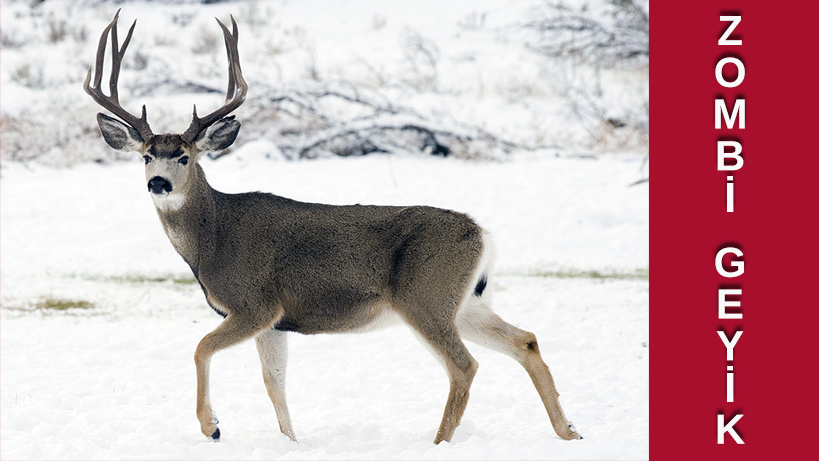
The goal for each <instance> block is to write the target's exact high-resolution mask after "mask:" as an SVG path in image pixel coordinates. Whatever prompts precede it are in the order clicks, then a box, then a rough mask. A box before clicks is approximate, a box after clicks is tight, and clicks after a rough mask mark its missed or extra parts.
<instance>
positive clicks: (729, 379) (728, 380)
mask: <svg viewBox="0 0 819 461" xmlns="http://www.w3.org/2000/svg"><path fill="white" fill-rule="evenodd" d="M725 387H726V391H727V394H728V398H726V399H725V401H726V402H733V401H734V367H733V365H728V374H727V376H726V377H725Z"/></svg>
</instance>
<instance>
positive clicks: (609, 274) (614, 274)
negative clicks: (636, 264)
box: [535, 269, 648, 280]
mask: <svg viewBox="0 0 819 461" xmlns="http://www.w3.org/2000/svg"><path fill="white" fill-rule="evenodd" d="M535 275H536V276H538V277H551V278H558V279H593V280H648V269H636V270H634V271H631V272H622V271H596V270H589V271H583V270H559V271H544V272H537V273H536V274H535Z"/></svg>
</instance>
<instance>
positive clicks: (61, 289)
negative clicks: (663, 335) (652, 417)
mask: <svg viewBox="0 0 819 461" xmlns="http://www.w3.org/2000/svg"><path fill="white" fill-rule="evenodd" d="M539 3H540V2H539V1H536V0H515V1H511V2H510V1H504V0H469V1H467V0H454V1H448V2H440V1H439V0H417V1H415V2H413V3H412V4H411V5H410V4H409V3H406V2H381V1H375V0H349V1H347V2H318V1H287V0H277V1H270V2H262V1H256V0H251V1H235V2H219V3H216V4H208V5H203V4H199V3H195V2H186V1H176V2H139V1H137V2H99V1H97V0H78V1H69V0H54V1H49V2H43V3H38V2H30V1H28V0H25V1H23V0H20V1H14V0H2V8H0V9H1V10H2V15H0V29H2V33H3V34H2V35H3V37H2V42H3V46H2V48H0V52H1V53H2V56H1V57H0V63H2V67H0V102H2V106H1V107H0V115H2V118H3V121H2V125H0V126H2V128H3V139H2V146H3V157H2V163H0V248H1V249H2V251H0V307H1V308H2V309H0V458H2V459H267V458H283V459H328V458H341V459H388V458H395V459H643V458H647V456H648V280H647V279H646V276H645V274H646V272H647V266H648V190H647V189H648V188H647V185H646V184H640V185H637V186H630V184H632V183H634V182H635V181H637V180H640V179H642V178H644V177H645V174H646V170H645V165H644V163H645V154H644V153H639V152H638V153H617V154H612V153H607V152H605V147H606V145H607V144H606V142H603V141H605V140H603V141H600V136H599V133H590V132H589V131H588V126H581V124H579V123H577V122H578V120H577V119H576V117H575V116H574V115H573V114H572V112H571V111H570V110H569V109H568V108H567V105H566V101H565V95H564V94H563V91H564V90H565V88H563V86H562V85H563V84H564V83H565V82H563V83H561V82H560V81H559V79H560V78H562V77H561V74H562V73H565V72H566V69H561V68H557V67H555V66H553V64H554V63H550V62H548V61H544V58H543V57H542V56H538V55H536V54H534V53H533V52H531V51H530V50H528V49H527V48H526V46H525V42H524V39H522V38H521V37H520V36H519V33H520V30H519V29H517V28H516V27H515V24H516V23H519V22H521V21H522V20H524V19H525V18H526V15H527V12H528V11H530V9H531V8H532V7H533V6H534V5H536V4H539ZM119 7H122V8H123V10H122V14H121V19H122V21H120V35H121V38H122V37H124V34H125V28H126V27H127V26H128V25H130V23H131V21H133V20H134V19H136V18H139V22H138V25H137V28H136V31H135V35H134V38H133V41H132V45H131V46H130V47H129V51H128V53H127V54H126V57H125V60H124V64H123V69H122V75H121V78H120V82H121V84H120V87H121V89H122V91H121V98H122V101H123V105H124V106H125V107H126V108H131V109H133V108H138V107H139V105H141V104H147V106H148V116H149V119H150V121H151V125H152V127H153V128H154V131H156V132H162V131H179V130H181V129H182V128H183V127H184V126H186V125H187V123H189V121H190V114H191V112H190V108H191V105H192V104H194V103H195V104H197V107H199V109H200V112H202V113H204V112H207V111H209V110H212V109H213V108H215V107H217V106H218V105H219V104H221V103H222V98H223V97H224V96H223V95H221V94H215V93H213V94H206V93H193V92H185V91H179V88H178V87H175V86H174V82H178V81H182V82H191V83H194V84H197V85H201V86H206V87H212V88H224V86H225V82H224V80H225V67H226V62H225V54H224V49H223V48H221V46H222V45H221V37H220V36H219V35H218V32H219V31H218V28H217V26H216V24H215V21H213V17H214V16H217V17H219V18H222V19H223V20H224V19H226V18H227V17H228V14H229V13H233V14H234V15H235V16H236V18H237V21H238V22H239V27H240V30H241V33H242V35H241V40H240V45H239V47H240V54H241V56H242V69H243V71H244V74H245V77H246V78H247V80H248V83H249V85H250V93H249V95H248V103H246V104H245V106H243V107H242V108H240V109H239V110H238V111H237V112H236V116H237V119H239V120H242V121H243V122H246V125H245V126H246V127H247V128H243V131H242V132H241V133H240V134H239V139H238V141H237V145H236V149H234V151H233V152H232V153H231V154H230V155H227V156H225V157H222V158H220V159H219V160H215V161H214V160H210V159H204V160H203V161H202V165H203V168H204V169H205V171H206V173H207V175H208V179H209V181H210V183H211V184H212V185H213V186H214V187H215V188H216V189H218V190H221V191H224V192H244V191H250V190H260V191H265V192H272V193H276V194H279V195H282V196H286V197H290V198H293V199H297V200H303V201H311V202H322V203H331V204H352V203H362V204H381V205H431V206H436V207H441V208H447V209H454V210H457V211H461V212H465V213H469V214H470V215H472V216H473V217H474V218H475V219H476V220H477V221H478V222H479V223H480V224H481V225H482V226H484V227H485V228H486V229H488V230H489V231H491V232H492V233H493V235H494V240H495V243H496V245H497V253H498V260H497V264H496V267H495V269H496V274H497V277H496V278H495V281H496V284H497V289H496V292H495V297H494V309H495V311H496V312H497V313H498V314H499V315H501V316H502V317H503V318H504V319H505V320H507V321H508V322H510V323H512V324H515V325H517V326H519V327H521V328H524V329H526V330H529V331H532V332H533V333H535V334H536V335H537V337H538V341H539V345H540V349H541V351H542V353H543V356H544V360H545V361H546V363H547V364H548V365H549V367H550V369H551V371H552V373H553V375H554V378H555V381H556V385H557V388H558V390H559V391H560V393H561V403H562V405H563V408H564V409H565V411H566V414H567V416H568V418H569V419H570V420H571V421H572V422H573V423H574V424H575V426H576V427H577V430H578V431H579V432H580V433H581V434H582V435H583V436H584V439H583V440H579V441H572V442H567V441H564V440H561V439H560V438H558V437H557V435H556V434H555V433H554V431H553V429H552V427H551V425H550V423H549V420H548V416H547V415H546V412H545V410H544V408H543V405H542V403H541V402H540V400H539V398H538V396H537V394H536V392H535V389H534V387H533V386H532V384H531V381H530V380H529V378H528V377H527V375H526V373H525V371H524V370H523V369H522V368H521V367H520V366H519V365H518V364H517V363H515V362H514V361H512V360H511V359H509V358H508V357H506V356H502V355H500V354H497V353H495V352H492V351H489V350H486V349H483V348H481V347H479V346H475V345H471V344H467V346H468V347H469V349H470V351H471V352H472V354H473V355H474V356H475V358H476V359H477V360H478V362H479V363H480V368H479V370H478V374H477V376H476V378H475V381H474V383H473V386H472V389H471V397H470V401H469V405H468V406H467V409H466V412H465V414H464V417H463V421H462V424H461V426H460V427H459V428H458V429H457V430H456V432H455V435H454V438H453V440H452V443H449V444H447V443H442V444H440V445H437V446H436V445H433V444H432V441H433V439H434V437H435V432H436V430H437V427H438V424H439V422H440V418H441V415H442V412H443V407H444V403H445V400H446V396H447V389H448V382H447V378H446V374H445V373H444V371H443V369H442V368H441V366H440V365H439V364H438V362H437V361H436V360H435V359H434V358H433V357H432V356H431V355H430V354H429V352H428V351H427V350H426V349H425V348H424V347H423V346H422V345H421V344H420V343H419V342H418V341H417V339H416V338H415V337H414V336H413V335H412V334H411V333H410V332H409V330H408V329H407V328H406V327H404V326H401V325H398V326H394V327H390V328H387V329H384V330H380V331H376V332H372V333H366V334H348V335H319V336H310V337H308V336H301V335H296V334H292V335H289V339H288V340H289V351H290V352H289V367H288V376H287V390H288V403H289V406H290V413H291V417H292V419H293V424H294V429H295V431H296V435H297V436H298V438H299V443H294V442H292V441H290V440H289V439H288V438H287V437H285V436H284V435H282V434H281V433H280V432H279V430H278V424H277V422H276V417H275V412H274V410H273V406H272V404H271V403H270V401H269V399H268V397H267V393H266V391H265V389H264V385H263V382H262V379H261V372H260V371H261V370H260V365H259V359H258V355H257V353H256V350H255V346H254V343H253V342H252V341H250V342H246V343H243V344H240V345H238V346H235V347H233V348H230V349H227V350H225V351H221V352H219V353H218V354H216V356H215V357H214V359H213V364H212V367H211V368H212V372H211V383H212V398H213V405H214V409H215V411H216V414H217V415H218V416H219V418H220V421H221V423H220V429H221V432H222V440H221V441H220V442H219V443H213V442H209V441H207V440H206V439H205V438H204V437H203V436H202V434H201V433H200V432H199V424H198V421H197V419H196V415H195V411H194V407H195V392H196V390H195V387H196V381H195V370H194V364H193V360H192V359H193V351H194V348H195V347H196V344H197V343H198V341H199V340H200V339H201V337H202V336H204V335H205V334H206V333H208V332H209V331H211V330H212V329H213V328H215V327H216V325H218V323H219V322H220V320H221V318H220V317H219V316H217V315H216V314H215V313H213V311H212V310H211V309H210V308H209V307H208V306H207V304H206V302H205V299H204V296H203V294H202V292H201V289H200V288H199V286H198V285H197V284H196V283H195V281H194V280H193V279H192V276H191V274H190V270H189V268H188V267H187V265H186V264H185V263H184V262H183V261H182V259H181V258H180V257H179V256H178V255H177V254H176V253H175V251H174V249H173V247H172V246H171V244H170V242H169V241H168V238H167V237H166V236H165V235H164V233H163V231H162V228H161V225H160V223H159V220H158V218H157V217H156V215H155V213H156V212H155V210H154V206H153V203H152V201H151V200H150V198H149V196H148V195H147V194H148V192H147V191H146V187H145V184H146V182H145V178H144V173H143V169H142V165H141V163H142V162H141V160H140V159H138V158H136V157H134V158H131V157H129V156H125V155H117V154H111V151H110V149H109V148H108V147H107V146H106V145H105V144H104V143H103V141H102V140H101V138H100V136H99V134H98V129H97V128H96V124H95V119H94V115H95V114H96V112H98V111H99V108H98V107H97V106H96V105H95V104H94V103H93V102H92V101H91V100H90V98H89V97H88V96H87V95H86V94H85V93H84V92H83V91H82V90H81V86H82V82H83V80H84V79H85V76H86V72H87V70H88V66H89V65H90V64H91V63H92V60H93V56H94V51H95V49H96V46H97V38H98V34H99V33H100V31H101V30H102V29H103V28H104V27H105V25H106V24H107V23H108V22H109V21H110V20H111V18H112V17H113V14H114V12H115V11H116V9H117V8H119ZM61 21H63V22H64V24H65V27H66V29H65V32H66V33H65V35H64V36H62V37H56V38H53V39H52V38H49V34H50V32H49V31H50V29H49V27H50V26H59V24H60V23H61ZM213 37H216V46H214V47H212V48H209V47H208V45H207V42H208V40H211V39H213ZM419 41H420V43H422V44H424V46H425V47H426V48H427V51H429V52H430V53H431V54H432V55H434V56H435V57H436V59H437V61H436V62H435V63H434V65H432V64H430V62H428V61H425V58H424V56H423V55H422V54H423V53H422V54H421V55H419V54H417V50H415V52H416V54H413V52H414V51H413V47H411V46H409V45H408V44H409V43H418V42H419ZM575 71H577V69H571V72H569V73H573V72H575ZM577 72H579V71H577ZM177 77H179V78H177ZM639 78H642V77H639V76H636V77H635V75H632V74H631V73H629V72H626V71H620V70H617V69H615V70H613V71H611V72H610V73H606V72H604V73H603V77H602V79H603V84H604V86H605V84H606V83H607V81H608V80H618V79H619V81H628V80H629V79H639ZM163 82H164V83H163ZM308 83H309V84H312V83H316V84H328V85H340V86H344V85H347V87H349V86H351V85H352V86H354V87H355V88H356V89H358V90H361V91H365V90H366V91H368V92H370V93H368V94H375V95H377V96H378V97H380V98H383V99H384V100H389V101H391V102H392V103H395V104H397V105H402V106H404V107H408V108H409V109H410V110H412V111H416V112H417V113H419V114H422V115H423V116H424V117H426V118H427V119H428V120H430V123H436V122H437V121H444V120H449V121H452V120H455V121H457V122H459V123H464V124H468V125H469V126H472V127H477V128H480V129H484V130H487V131H488V132H490V133H492V134H494V135H496V136H499V137H502V138H504V139H507V140H510V141H513V142H518V143H520V144H522V145H526V146H535V147H538V148H539V149H538V150H533V151H514V152H512V153H511V154H509V155H508V156H502V157H498V156H495V158H501V160H498V161H482V160H472V161H467V160H461V159H453V158H446V159H444V158H439V157H430V156H425V155H422V154H420V153H414V154H413V153H412V152H399V153H397V154H395V155H380V154H379V155H376V154H371V155H367V156H364V157H353V158H338V157H332V158H320V159H317V160H313V161H286V160H285V155H284V154H283V153H282V149H281V148H280V145H277V141H278V139H276V138H275V136H274V135H271V134H269V133H267V132H265V131H263V130H259V129H257V130H256V131H254V130H253V129H251V127H252V124H251V123H249V122H248V119H249V118H250V117H249V116H247V114H249V113H251V112H252V110H251V107H250V106H253V104H254V103H253V98H259V99H261V96H263V95H264V92H265V91H269V90H270V89H271V88H272V89H276V88H296V89H303V88H307V89H309V88H310V87H309V86H308ZM598 83H599V82H598ZM163 85H164V86H163ZM154 86H156V87H158V88H159V90H157V91H154V92H145V89H146V88H151V87H154ZM607 91H609V89H608V88H607ZM618 91H619V90H616V89H615V90H614V91H613V92H612V91H609V92H608V93H607V96H606V97H607V98H608V99H610V100H613V101H614V100H617V99H622V98H619V97H620V96H624V95H625V93H622V94H621V93H619V92H618ZM257 100H258V99H257ZM255 107H256V109H255V110H257V111H258V110H259V105H258V104H257V106H255ZM607 108H608V109H611V111H612V113H617V111H618V110H619V109H618V107H616V103H612V104H611V105H610V107H609V106H607ZM262 109H264V107H262ZM323 109H324V110H326V111H327V112H328V113H329V112H331V111H335V110H337V111H338V114H337V115H338V116H339V117H347V116H351V115H357V114H350V113H347V112H345V110H349V109H344V108H336V107H332V105H331V104H329V103H328V104H327V107H324V108H323ZM243 111H244V112H243ZM270 112H271V114H268V115H267V116H268V117H269V118H270V120H272V122H271V123H272V124H273V126H275V127H276V129H284V128H288V127H284V128H282V126H281V123H282V122H281V120H279V119H275V117H276V115H275V110H273V109H271V111H270ZM257 115H258V114H257ZM262 115H264V114H262ZM263 122H265V121H264V120H263V121H262V122H259V124H262V123H263ZM277 123H278V125H277ZM259 124H257V126H258V125H259ZM274 131H275V130H274ZM613 139H614V138H613ZM595 140H597V141H595ZM614 140H615V141H616V140H617V139H614ZM598 141H599V143H598ZM595 143H598V144H595ZM548 146H552V147H548ZM554 146H563V147H562V148H554ZM567 146H569V147H567ZM578 146H580V147H578ZM601 146H602V147H601ZM601 149H602V150H601ZM590 151H592V152H595V153H601V152H602V154H600V155H588V153H589V152H590ZM490 157H491V156H490ZM93 160H99V161H100V163H94V162H93ZM72 306H73V307H72Z"/></svg>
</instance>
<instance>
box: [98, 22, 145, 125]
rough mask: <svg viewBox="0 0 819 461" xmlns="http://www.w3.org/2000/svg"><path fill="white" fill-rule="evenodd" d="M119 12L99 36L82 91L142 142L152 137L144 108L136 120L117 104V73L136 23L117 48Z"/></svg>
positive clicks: (143, 107)
mask: <svg viewBox="0 0 819 461" xmlns="http://www.w3.org/2000/svg"><path fill="white" fill-rule="evenodd" d="M119 12H120V10H117V13H116V14H115V15H114V19H113V20H112V21H111V23H110V24H108V26H107V27H106V28H105V29H104V30H103V31H102V35H101V36H100V41H99V45H97V60H96V63H95V66H94V69H91V68H89V69H88V75H87V76H86V78H85V84H83V89H85V92H86V93H88V94H89V95H90V96H91V98H93V99H94V101H96V102H97V104H99V105H101V106H102V107H104V108H105V109H108V110H109V111H111V112H112V113H113V114H114V115H116V116H117V117H119V118H121V119H122V121H124V122H125V123H127V124H128V125H131V127H133V128H134V129H135V130H137V132H138V133H139V135H140V136H141V137H142V140H143V141H147V140H149V139H150V138H152V137H153V135H154V134H153V132H152V131H151V127H150V126H149V125H148V115H147V113H146V110H145V106H142V117H140V118H137V117H136V116H134V115H132V114H131V113H129V112H128V111H126V110H125V109H123V108H122V106H121V105H120V103H119V92H118V90H117V81H118V80H119V72H120V67H121V66H122V57H123V56H124V55H125V50H126V48H128V44H129V43H130V42H131V36H132V34H133V32H134V27H136V21H134V23H133V24H132V25H131V28H130V30H128V36H127V37H125V42H124V43H123V44H122V48H121V49H120V48H119V43H118V41H117V21H118V20H119ZM109 32H110V33H111V48H112V49H111V57H112V62H111V79H110V81H109V89H110V93H111V94H110V96H107V95H106V94H105V93H103V92H102V88H101V84H102V73H103V63H104V62H105V47H106V43H107V42H108V34H109ZM92 70H94V71H95V72H94V84H93V86H92V85H91V71H92Z"/></svg>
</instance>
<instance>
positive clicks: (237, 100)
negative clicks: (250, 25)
mask: <svg viewBox="0 0 819 461" xmlns="http://www.w3.org/2000/svg"><path fill="white" fill-rule="evenodd" d="M230 21H231V23H233V33H232V34H231V33H230V32H229V31H228V29H227V27H225V25H224V24H222V21H220V20H219V19H218V18H217V19H216V22H218V23H219V27H221V28H222V33H224V35H225V47H226V48H227V55H228V88H227V96H226V97H225V104H224V105H223V106H222V107H220V108H219V109H217V110H215V111H214V112H211V113H210V114H208V115H206V116H204V117H202V118H199V116H197V115H196V106H195V105H194V106H193V120H192V121H191V124H190V126H189V127H188V129H187V130H185V132H184V133H182V140H183V141H185V142H191V141H193V140H194V139H196V137H197V136H198V135H199V133H201V132H202V131H203V130H205V129H207V128H208V127H209V126H211V125H212V124H213V123H214V122H216V121H217V120H219V119H221V118H222V117H224V116H226V115H228V114H229V113H231V112H233V111H234V110H236V109H237V108H238V107H239V106H241V105H242V103H243V102H245V96H246V95H247V83H245V79H244V77H242V68H241V66H240V65H239V47H238V43H239V28H238V27H237V26H236V20H234V19H233V15H231V16H230Z"/></svg>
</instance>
